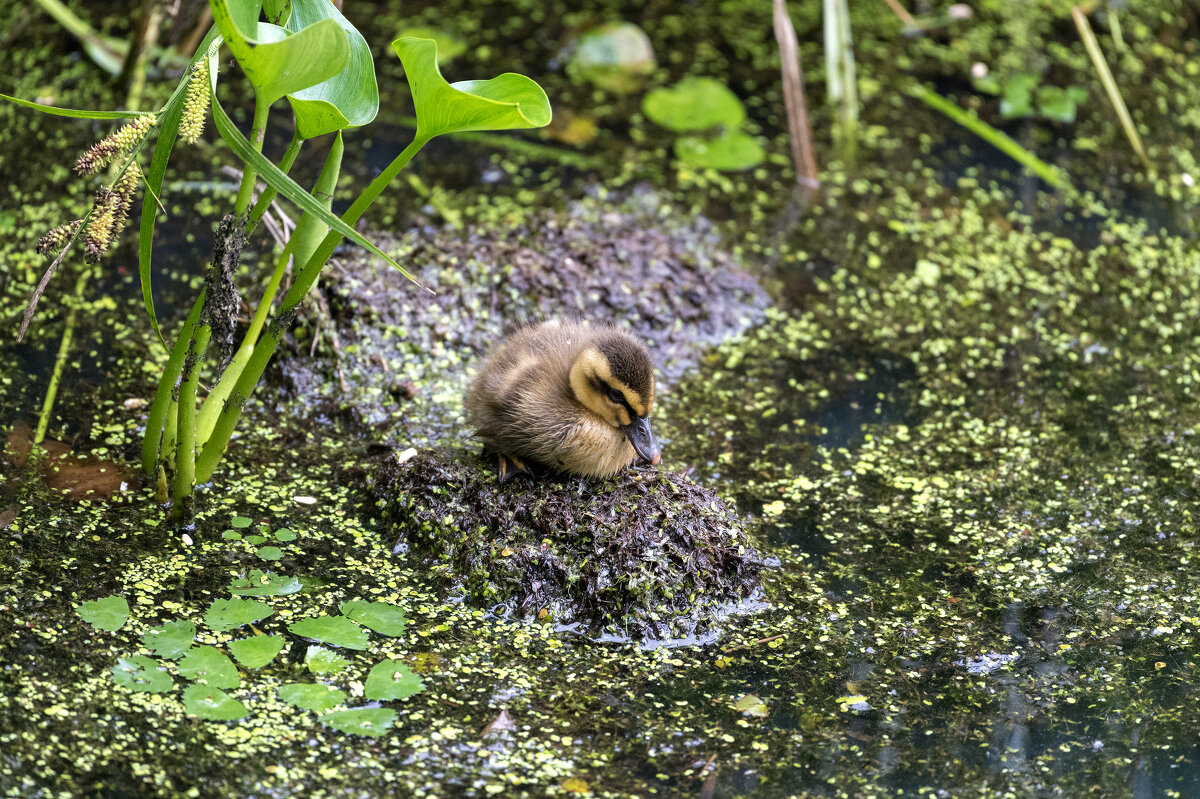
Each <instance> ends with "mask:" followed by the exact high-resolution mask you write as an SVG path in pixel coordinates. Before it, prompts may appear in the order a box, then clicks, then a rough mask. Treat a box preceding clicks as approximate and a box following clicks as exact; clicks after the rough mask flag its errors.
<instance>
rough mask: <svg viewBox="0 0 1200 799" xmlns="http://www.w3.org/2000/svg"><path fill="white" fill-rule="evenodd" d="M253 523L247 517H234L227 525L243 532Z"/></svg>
mask: <svg viewBox="0 0 1200 799" xmlns="http://www.w3.org/2000/svg"><path fill="white" fill-rule="evenodd" d="M253 523H254V520H253V519H251V518H249V517H248V516H234V517H233V521H231V522H230V523H229V525H230V526H231V527H237V528H238V529H242V530H244V529H246V528H247V527H249V526H250V525H251V524H253Z"/></svg>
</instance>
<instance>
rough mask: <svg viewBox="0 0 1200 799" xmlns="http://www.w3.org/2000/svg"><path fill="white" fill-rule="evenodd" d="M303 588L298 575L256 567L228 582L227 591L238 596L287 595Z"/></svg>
mask: <svg viewBox="0 0 1200 799" xmlns="http://www.w3.org/2000/svg"><path fill="white" fill-rule="evenodd" d="M301 588H303V584H302V583H301V582H300V579H299V578H298V577H289V576H287V575H283V574H271V573H270V572H263V571H260V570H258V569H254V570H252V571H251V572H250V573H249V574H247V575H246V576H245V577H243V578H241V579H239V580H234V581H233V582H232V583H230V584H229V593H231V594H237V595H238V596H287V595H288V594H295V593H298V592H299V591H300V589H301Z"/></svg>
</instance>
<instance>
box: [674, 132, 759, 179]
mask: <svg viewBox="0 0 1200 799" xmlns="http://www.w3.org/2000/svg"><path fill="white" fill-rule="evenodd" d="M675 155H676V156H677V157H678V158H679V160H680V161H683V162H685V163H688V164H691V165H692V166H698V167H707V168H709V169H721V170H725V171H728V172H736V171H737V170H739V169H749V168H750V167H752V166H757V165H758V164H760V163H761V162H762V160H763V158H765V157H766V154H765V153H764V152H763V148H762V145H761V144H759V143H758V141H757V140H756V139H755V138H754V137H753V136H750V135H749V134H746V133H742V132H741V131H737V130H735V131H732V132H729V133H726V134H725V135H723V136H718V137H717V138H715V139H705V138H702V137H699V136H682V137H680V138H678V139H676V140H675Z"/></svg>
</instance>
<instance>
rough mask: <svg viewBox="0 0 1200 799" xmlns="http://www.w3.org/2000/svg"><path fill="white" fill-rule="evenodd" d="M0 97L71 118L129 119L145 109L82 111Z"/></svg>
mask: <svg viewBox="0 0 1200 799" xmlns="http://www.w3.org/2000/svg"><path fill="white" fill-rule="evenodd" d="M0 98H3V99H5V100H8V101H9V102H10V103H16V104H17V105H22V106H25V107H26V108H32V109H33V110H35V111H41V112H42V113H43V114H53V115H54V116H56V117H71V118H73V119H130V118H132V117H140V116H145V115H146V112H145V111H83V110H80V109H77V108H59V107H58V106H54V105H42V104H41V103H34V102H30V101H29V100H22V99H21V98H20V97H11V96H9V95H7V94H0Z"/></svg>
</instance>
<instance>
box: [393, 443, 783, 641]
mask: <svg viewBox="0 0 1200 799" xmlns="http://www.w3.org/2000/svg"><path fill="white" fill-rule="evenodd" d="M535 480H536V481H535V482H530V481H529V480H527V479H516V480H510V481H508V482H507V483H505V484H503V485H501V484H500V483H498V482H497V480H496V479H495V475H494V473H493V472H492V471H491V470H489V469H484V468H481V464H480V463H479V462H478V460H477V459H475V458H472V457H470V456H467V455H465V454H457V455H444V454H422V455H418V456H417V457H415V458H412V459H410V460H408V461H406V462H404V463H401V462H399V460H398V459H396V458H388V459H387V460H386V461H385V462H384V463H383V465H382V466H381V467H380V470H379V474H378V478H377V480H376V483H375V491H376V494H377V495H378V497H379V498H380V500H381V502H382V503H383V504H384V505H385V508H386V510H385V514H384V515H385V518H386V519H387V520H388V521H389V522H390V523H391V525H392V529H393V530H395V531H396V532H397V533H399V535H400V538H399V541H398V542H397V544H396V549H397V550H398V551H407V552H410V553H415V554H417V555H419V556H420V557H422V558H425V559H427V560H428V561H429V563H430V565H431V568H432V571H433V573H434V574H436V575H438V576H440V577H441V578H442V579H444V580H445V581H447V582H449V583H453V584H456V585H459V586H461V587H462V589H463V590H464V591H465V592H466V594H467V596H468V597H469V598H470V599H471V601H473V602H475V603H477V604H481V605H485V606H487V605H495V604H501V603H502V604H504V605H506V606H508V608H509V609H511V610H512V611H514V612H516V613H517V614H518V615H520V616H532V615H536V616H538V617H539V618H546V617H549V618H551V619H552V620H554V621H555V622H559V623H575V622H582V623H583V625H584V626H586V627H589V628H597V627H609V628H615V629H617V630H621V631H624V632H629V633H633V634H636V635H643V634H649V635H655V636H658V637H668V636H671V635H674V634H678V633H680V632H681V631H685V630H686V631H687V632H689V633H692V632H695V631H696V628H697V626H700V627H707V624H706V623H707V622H710V621H711V620H712V619H713V617H714V616H716V615H720V614H721V613H727V612H728V611H729V609H730V605H731V604H733V603H737V602H739V601H742V600H746V599H750V598H752V597H754V596H755V595H756V594H757V593H758V591H759V588H760V575H761V571H762V569H763V566H764V565H765V561H764V560H763V558H762V557H761V556H760V555H759V554H758V553H757V552H756V551H755V550H754V548H753V547H751V545H750V543H749V540H748V538H747V535H746V529H745V526H744V524H743V523H742V521H741V520H740V519H739V517H738V516H737V514H736V513H734V512H733V511H732V510H731V509H730V508H729V506H728V505H726V504H725V502H724V501H723V500H722V499H721V498H720V497H719V496H718V495H717V494H716V493H715V492H713V491H712V490H710V489H707V488H704V487H702V486H699V485H697V484H695V483H694V482H692V481H691V480H689V479H688V478H687V477H684V476H682V475H678V474H672V473H669V472H658V471H643V470H637V469H635V470H631V471H627V472H624V473H622V474H621V475H618V476H617V477H614V478H611V479H608V480H582V479H579V478H572V477H564V476H556V475H538V476H537V477H536V478H535Z"/></svg>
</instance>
